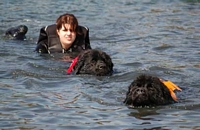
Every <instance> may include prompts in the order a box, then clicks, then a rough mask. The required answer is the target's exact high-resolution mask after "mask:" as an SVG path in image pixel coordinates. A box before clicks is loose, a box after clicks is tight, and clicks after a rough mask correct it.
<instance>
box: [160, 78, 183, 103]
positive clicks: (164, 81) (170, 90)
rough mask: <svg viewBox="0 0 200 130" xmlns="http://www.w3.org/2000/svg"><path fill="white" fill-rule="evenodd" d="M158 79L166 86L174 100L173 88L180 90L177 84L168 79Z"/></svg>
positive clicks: (175, 99) (175, 98)
mask: <svg viewBox="0 0 200 130" xmlns="http://www.w3.org/2000/svg"><path fill="white" fill-rule="evenodd" d="M160 81H161V82H162V83H163V84H164V85H165V86H166V87H167V88H168V90H169V92H170V94H171V97H172V98H173V99H174V101H177V100H178V99H177V97H176V94H175V93H174V91H175V90H179V91H182V89H180V88H179V87H178V86H177V85H175V84H174V83H173V82H171V81H169V80H163V79H160Z"/></svg>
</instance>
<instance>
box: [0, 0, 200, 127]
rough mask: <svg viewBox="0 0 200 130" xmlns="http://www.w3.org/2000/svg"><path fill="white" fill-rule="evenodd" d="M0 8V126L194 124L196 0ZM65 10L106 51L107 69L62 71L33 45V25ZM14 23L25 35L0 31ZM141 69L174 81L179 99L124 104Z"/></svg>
mask: <svg viewBox="0 0 200 130" xmlns="http://www.w3.org/2000/svg"><path fill="white" fill-rule="evenodd" d="M0 8H1V10H0V34H1V38H0V128H1V129H4V130H10V129H26V130H27V129H28V130H32V129H63V130H64V129H73V130H74V129H88V130H89V129H100V130H106V129H109V130H110V129H113V130H133V129H134V130H135V129H175V130H178V129H184V130H186V129H193V130H197V129H198V130H199V129H200V121H199V119H200V80H199V77H200V74H199V72H200V71H199V69H200V64H199V63H200V47H199V46H200V2H199V1H197V0H162V1H161V0H141V1H138V0H57V1H56V0H42V1H36V0H35V1H34V0H1V1H0ZM66 12H69V13H73V14H74V15H75V16H76V17H77V18H78V20H79V24H80V25H84V26H87V27H89V29H90V42H91V46H92V48H95V49H100V50H103V51H105V52H107V53H108V54H109V55H110V56H111V57H112V60H113V63H114V70H115V72H114V74H113V75H112V76H103V77H96V76H89V75H79V76H76V75H67V74H66V73H65V70H66V69H67V68H68V66H69V64H70V63H68V62H64V61H62V60H60V58H59V56H55V55H47V56H40V55H39V54H37V53H35V52H34V51H33V50H34V49H35V46H36V42H37V38H38V35H39V30H40V28H41V27H43V26H45V25H49V24H52V23H55V20H56V19H57V17H58V16H59V15H61V14H63V13H66ZM20 24H25V25H27V26H28V28H29V31H28V33H27V40H25V41H16V40H9V39H5V38H4V37H3V35H4V32H5V30H6V29H8V28H10V27H13V26H18V25H20ZM61 57H62V56H61ZM144 73H145V74H152V75H156V76H159V77H161V78H164V79H169V80H171V81H173V82H174V83H176V84H177V85H178V86H180V87H181V88H182V90H183V91H182V92H177V93H176V94H177V97H178V99H179V101H178V102H177V103H174V104H169V105H165V106H157V107H144V108H141V107H139V108H129V107H127V106H125V105H124V104H123V100H124V98H125V94H126V91H127V87H128V85H129V84H130V83H131V82H132V81H133V79H134V78H135V77H137V76H138V75H139V74H144Z"/></svg>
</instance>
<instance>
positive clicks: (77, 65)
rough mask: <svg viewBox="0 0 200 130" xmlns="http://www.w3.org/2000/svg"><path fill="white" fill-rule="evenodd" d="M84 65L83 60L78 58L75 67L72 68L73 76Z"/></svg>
mask: <svg viewBox="0 0 200 130" xmlns="http://www.w3.org/2000/svg"><path fill="white" fill-rule="evenodd" d="M83 65H84V60H83V58H82V57H80V58H79V59H78V61H77V63H76V65H75V66H74V73H75V74H79V72H80V70H81V68H82V67H83Z"/></svg>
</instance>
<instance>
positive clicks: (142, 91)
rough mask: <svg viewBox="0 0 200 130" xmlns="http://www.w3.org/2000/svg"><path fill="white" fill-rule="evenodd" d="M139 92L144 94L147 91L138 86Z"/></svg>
mask: <svg viewBox="0 0 200 130" xmlns="http://www.w3.org/2000/svg"><path fill="white" fill-rule="evenodd" d="M136 92H137V94H144V93H145V90H144V89H143V88H138V89H137V90H136Z"/></svg>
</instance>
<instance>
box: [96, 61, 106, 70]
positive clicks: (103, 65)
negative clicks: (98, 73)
mask: <svg viewBox="0 0 200 130" xmlns="http://www.w3.org/2000/svg"><path fill="white" fill-rule="evenodd" d="M97 67H98V68H99V69H104V68H105V67H106V65H105V64H104V63H102V62H101V63H99V64H98V65H97Z"/></svg>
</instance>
